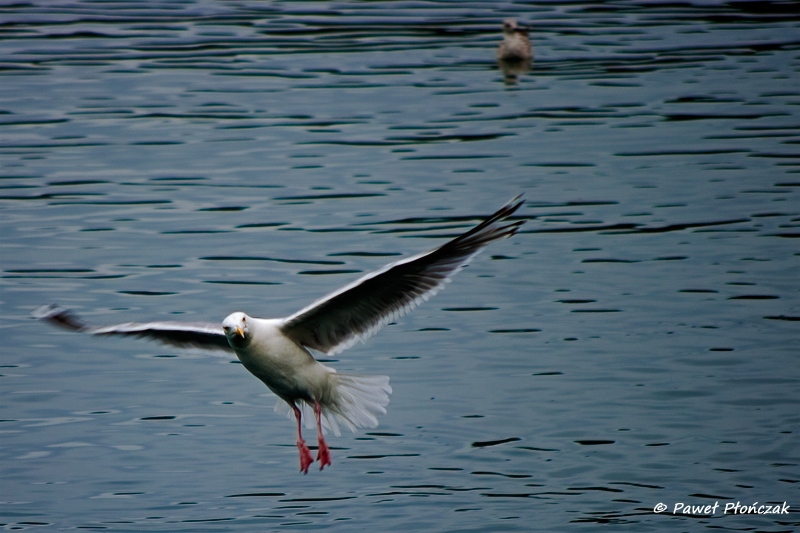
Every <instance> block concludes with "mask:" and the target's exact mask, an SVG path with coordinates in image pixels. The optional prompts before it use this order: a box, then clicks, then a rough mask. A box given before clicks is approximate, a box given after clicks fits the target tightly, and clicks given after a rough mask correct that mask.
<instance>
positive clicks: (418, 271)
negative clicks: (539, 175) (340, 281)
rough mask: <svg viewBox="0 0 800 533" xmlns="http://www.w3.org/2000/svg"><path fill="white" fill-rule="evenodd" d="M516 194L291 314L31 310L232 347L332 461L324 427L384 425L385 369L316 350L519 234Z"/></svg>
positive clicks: (382, 318) (395, 311)
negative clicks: (134, 317)
mask: <svg viewBox="0 0 800 533" xmlns="http://www.w3.org/2000/svg"><path fill="white" fill-rule="evenodd" d="M523 202H524V201H523V200H521V199H520V196H517V197H516V198H514V199H513V200H511V201H510V202H509V203H507V204H506V205H505V206H503V207H502V208H501V209H500V210H499V211H497V212H496V213H494V214H493V215H492V216H490V217H489V218H487V219H486V220H485V221H484V222H482V223H481V224H479V225H478V226H476V227H475V228H473V229H471V230H470V231H468V232H466V233H464V234H462V235H460V236H458V237H456V238H455V239H453V240H451V241H449V242H447V243H445V244H443V245H442V246H439V247H438V248H434V249H433V250H431V251H429V252H425V253H422V254H418V255H414V256H412V257H409V258H406V259H401V260H399V261H396V262H394V263H390V264H388V265H386V266H384V267H383V268H381V269H379V270H376V271H375V272H371V273H369V274H367V275H365V276H362V277H361V278H359V279H357V280H355V281H354V282H352V283H350V284H349V285H345V286H344V287H342V288H341V289H339V290H337V291H334V292H332V293H330V294H328V295H327V296H324V297H322V298H320V299H319V300H317V301H316V302H314V303H312V304H311V305H309V306H307V307H304V308H303V309H301V310H300V311H298V312H296V313H294V314H293V315H291V316H288V317H285V318H270V319H264V318H253V317H251V316H248V315H246V314H244V313H241V312H236V313H233V314H231V315H228V316H227V317H226V318H225V320H223V321H222V324H213V323H199V322H144V323H135V322H128V323H125V324H118V325H115V326H102V327H94V326H89V325H87V324H85V323H84V322H83V321H82V320H80V319H79V318H78V317H77V316H76V315H74V314H73V313H72V312H70V311H68V310H66V309H62V308H60V307H58V306H56V305H49V306H44V307H41V308H39V309H37V310H35V311H34V312H33V315H34V316H35V317H36V318H39V319H42V320H45V321H47V322H49V323H51V324H54V325H56V326H60V327H63V328H66V329H69V330H72V331H80V332H84V333H89V334H92V335H121V336H133V337H145V338H150V339H154V340H157V341H160V342H162V343H165V344H170V345H173V346H180V347H199V348H206V349H214V348H216V349H226V350H230V349H233V351H234V352H236V356H237V357H238V358H239V361H241V362H242V364H243V365H244V367H245V368H246V369H247V370H249V371H250V373H251V374H253V375H254V376H255V377H257V378H258V379H260V380H261V381H262V382H264V384H265V385H266V386H267V387H269V388H270V390H271V391H272V392H274V393H275V394H276V395H277V396H278V398H280V399H279V401H278V404H277V405H276V406H275V410H276V412H284V413H286V414H287V415H288V416H289V417H291V416H292V414H294V417H295V419H296V420H297V443H296V444H297V448H298V450H299V451H300V471H301V472H303V473H304V474H305V473H308V468H309V466H311V463H313V462H314V459H313V457H312V455H311V451H310V450H309V449H308V446H307V445H306V443H305V441H304V440H303V433H302V426H303V419H304V418H305V423H306V425H307V426H308V427H313V423H312V422H311V420H310V418H311V413H313V416H314V421H315V422H316V429H317V442H318V447H317V461H319V463H320V470H322V469H323V468H325V467H326V466H328V465H330V464H331V455H330V450H329V449H328V445H327V444H326V443H325V438H324V437H323V428H325V429H328V430H330V431H332V432H333V433H334V434H335V435H337V436H338V435H340V434H341V433H340V429H339V428H340V425H342V426H345V427H346V428H347V429H349V430H351V431H353V432H355V431H356V428H359V427H367V428H374V427H377V426H378V418H377V417H378V415H380V414H384V413H386V405H387V404H388V403H389V394H391V392H392V388H391V387H390V386H389V378H388V377H387V376H359V375H353V374H345V373H338V372H336V370H334V369H333V368H330V367H328V366H325V365H323V364H322V363H320V362H318V361H316V360H315V359H314V357H313V356H312V355H311V352H310V350H316V351H319V352H322V353H325V354H337V353H339V352H341V351H343V350H345V349H347V348H349V347H351V346H352V345H354V344H355V343H357V342H358V341H362V342H363V341H365V340H366V339H368V338H369V337H371V336H372V335H374V334H375V333H376V332H377V331H378V330H380V329H381V328H382V327H383V326H385V325H387V324H388V323H390V322H391V321H392V320H394V319H395V318H397V317H399V316H402V315H404V314H405V313H407V312H409V311H411V310H412V309H414V308H415V307H416V306H417V305H419V304H421V303H422V302H424V301H426V300H428V298H430V297H431V296H433V295H434V294H436V293H437V292H438V291H439V290H441V289H442V288H444V286H445V284H446V283H448V282H449V281H450V278H451V277H452V276H453V275H454V274H456V273H457V272H458V271H459V270H461V268H462V267H464V265H466V264H467V263H468V262H469V261H470V260H471V259H472V258H473V257H475V255H477V254H478V253H479V252H480V251H481V250H483V248H484V247H486V246H487V245H488V244H489V243H491V242H492V241H495V240H498V239H502V238H505V237H510V236H512V235H514V234H515V233H516V232H517V230H518V229H519V227H520V226H521V225H522V224H523V223H524V221H523V220H518V221H513V222H510V221H508V217H510V216H511V215H512V214H513V213H514V212H515V211H516V210H517V209H519V207H520V206H521V205H522V204H523Z"/></svg>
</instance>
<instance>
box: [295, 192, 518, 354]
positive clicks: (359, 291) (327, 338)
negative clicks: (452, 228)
mask: <svg viewBox="0 0 800 533" xmlns="http://www.w3.org/2000/svg"><path fill="white" fill-rule="evenodd" d="M523 203H524V201H523V200H521V199H520V196H517V197H516V198H514V199H513V200H511V201H510V202H509V203H507V204H506V205H505V206H503V207H502V208H501V209H500V210H499V211H497V212H496V213H494V214H493V215H492V216H490V217H489V218H487V219H486V220H485V221H483V222H482V223H481V224H479V225H478V226H476V227H475V228H473V229H471V230H470V231H468V232H466V233H464V234H462V235H460V236H458V237H456V238H455V239H453V240H451V241H449V242H447V243H445V244H443V245H442V246H439V247H438V248H435V249H433V250H431V251H429V252H425V253H422V254H418V255H415V256H412V257H409V258H406V259H402V260H400V261H397V262H394V263H390V264H388V265H386V266H385V267H383V268H381V269H380V270H377V271H375V272H371V273H370V274H367V275H366V276H363V277H361V278H360V279H357V280H356V281H354V282H353V283H350V284H349V285H346V286H344V287H342V288H341V289H339V290H337V291H335V292H332V293H331V294H328V295H327V296H324V297H322V298H320V299H319V300H317V301H316V302H314V303H312V304H311V305H309V306H308V307H305V308H303V309H301V310H300V311H298V312H297V313H295V314H293V315H291V316H289V317H287V318H285V319H284V322H283V324H282V325H281V330H282V331H283V333H284V334H285V335H287V336H288V337H290V338H292V339H293V340H294V341H295V342H297V343H298V344H301V345H303V346H305V347H307V348H312V349H314V350H319V351H320V352H323V353H327V354H336V353H339V352H341V351H343V350H346V349H347V348H349V347H350V346H352V345H354V344H355V343H356V342H358V341H364V340H366V339H368V338H369V337H371V336H372V335H374V334H375V333H377V331H378V330H380V329H381V328H382V327H384V326H385V325H386V324H388V323H389V322H391V321H392V320H394V319H395V318H397V317H399V316H401V315H404V314H406V313H408V312H409V311H411V310H412V309H414V308H415V307H417V306H418V305H419V304H421V303H422V302H425V301H427V300H428V299H429V298H430V297H431V296H433V295H435V294H436V293H437V292H439V291H440V290H441V289H442V288H444V286H445V284H446V283H448V282H449V281H450V278H451V277H452V276H453V275H454V274H456V273H457V272H458V271H459V270H461V268H462V267H464V265H466V264H467V263H468V262H469V261H470V260H471V259H472V258H473V257H475V255H477V254H478V253H479V252H480V251H481V250H483V248H484V247H486V246H487V245H488V244H489V243H491V242H492V241H495V240H498V239H502V238H505V237H510V236H511V235H514V234H515V233H516V232H517V230H518V229H519V227H520V226H521V225H522V224H523V223H524V220H518V221H515V222H509V223H507V224H504V222H506V221H507V220H506V219H507V218H508V217H509V216H511V215H512V214H513V213H514V212H515V211H516V210H517V209H519V207H520V206H521V205H522V204H523Z"/></svg>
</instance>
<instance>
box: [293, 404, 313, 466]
mask: <svg viewBox="0 0 800 533" xmlns="http://www.w3.org/2000/svg"><path fill="white" fill-rule="evenodd" d="M292 410H294V417H295V418H296V419H297V449H298V450H300V471H301V472H302V473H304V474H308V467H309V466H311V463H313V462H314V458H313V457H312V456H311V450H309V449H308V446H306V441H304V440H303V423H302V421H301V418H302V413H301V412H300V409H298V408H297V406H296V405H294V404H292Z"/></svg>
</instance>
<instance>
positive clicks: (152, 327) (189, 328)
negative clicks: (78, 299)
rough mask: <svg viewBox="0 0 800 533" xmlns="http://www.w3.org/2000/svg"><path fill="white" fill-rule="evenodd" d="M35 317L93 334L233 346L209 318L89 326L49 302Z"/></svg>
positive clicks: (206, 346)
mask: <svg viewBox="0 0 800 533" xmlns="http://www.w3.org/2000/svg"><path fill="white" fill-rule="evenodd" d="M32 314H33V316H34V318H38V319H40V320H44V321H45V322H48V323H49V324H52V325H54V326H58V327H61V328H64V329H68V330H70V331H79V332H82V333H89V334H90V335H120V336H129V337H142V338H148V339H153V340H156V341H159V342H162V343H164V344H169V345H172V346H179V347H181V348H188V347H194V348H203V349H213V350H220V349H224V350H228V351H232V350H233V349H232V348H231V347H230V345H229V344H228V339H227V338H226V337H225V332H224V331H223V330H222V324H212V323H207V322H142V323H136V322H127V323H125V324H117V325H114V326H101V327H95V326H89V325H87V324H86V323H85V322H83V320H81V319H80V318H78V316H77V315H75V313H73V312H72V311H69V310H67V309H63V308H61V307H59V306H57V305H47V306H44V307H40V308H38V309H36V310H34V311H33V313H32Z"/></svg>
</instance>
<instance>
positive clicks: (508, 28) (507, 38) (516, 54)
mask: <svg viewBox="0 0 800 533" xmlns="http://www.w3.org/2000/svg"><path fill="white" fill-rule="evenodd" d="M531 59H533V47H532V46H531V41H530V39H528V30H526V29H525V28H521V27H519V26H518V25H517V21H516V20H514V19H506V20H504V21H503V41H502V42H501V43H500V45H499V46H498V47H497V60H498V61H530V60H531Z"/></svg>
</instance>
